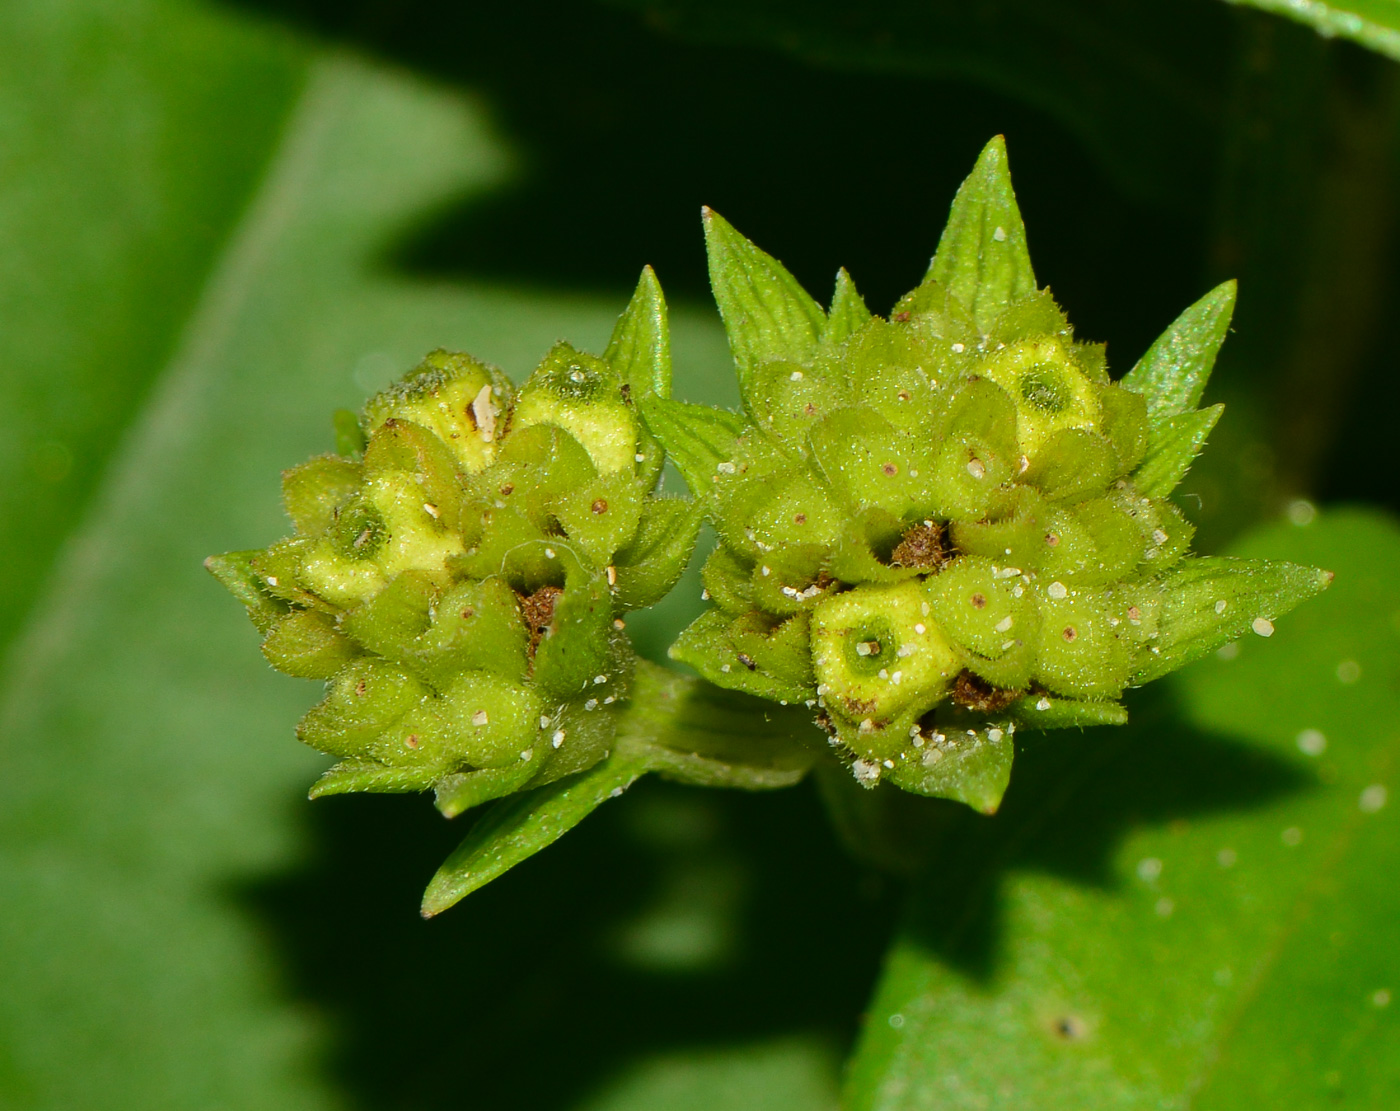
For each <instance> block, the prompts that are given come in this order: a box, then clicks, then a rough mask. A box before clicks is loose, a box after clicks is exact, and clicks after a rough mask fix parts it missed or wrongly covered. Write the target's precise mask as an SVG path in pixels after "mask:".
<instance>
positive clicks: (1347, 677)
mask: <svg viewBox="0 0 1400 1111" xmlns="http://www.w3.org/2000/svg"><path fill="white" fill-rule="evenodd" d="M1360 678H1361V665H1360V664H1359V663H1357V662H1356V661H1355V660H1343V661H1342V662H1341V663H1339V664H1338V665H1337V682H1339V683H1345V684H1347V686H1350V685H1351V684H1352V683H1354V682H1356V681H1357V680H1358V679H1360Z"/></svg>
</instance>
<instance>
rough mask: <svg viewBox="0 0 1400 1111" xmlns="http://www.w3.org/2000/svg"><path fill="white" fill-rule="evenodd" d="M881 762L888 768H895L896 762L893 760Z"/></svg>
mask: <svg viewBox="0 0 1400 1111" xmlns="http://www.w3.org/2000/svg"><path fill="white" fill-rule="evenodd" d="M881 762H882V763H883V764H884V765H885V767H887V768H893V767H894V761H893V760H884V761H881Z"/></svg>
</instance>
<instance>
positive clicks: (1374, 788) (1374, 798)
mask: <svg viewBox="0 0 1400 1111" xmlns="http://www.w3.org/2000/svg"><path fill="white" fill-rule="evenodd" d="M1388 796H1389V792H1388V791H1386V789H1385V785H1384V784H1382V783H1372V784H1371V785H1370V786H1369V787H1367V788H1366V790H1364V791H1362V792H1361V798H1360V799H1359V800H1358V801H1357V805H1358V806H1359V807H1361V812H1362V813H1363V814H1374V813H1375V812H1376V811H1377V810H1380V809H1381V808H1382V807H1383V806H1385V802H1386V799H1387V797H1388Z"/></svg>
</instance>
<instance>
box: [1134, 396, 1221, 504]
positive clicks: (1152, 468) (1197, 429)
mask: <svg viewBox="0 0 1400 1111" xmlns="http://www.w3.org/2000/svg"><path fill="white" fill-rule="evenodd" d="M1224 412H1225V406H1224V405H1212V406H1210V408H1208V409H1195V410H1192V411H1191V412H1188V413H1178V414H1177V415H1176V416H1173V417H1167V418H1166V419H1164V420H1162V421H1160V422H1159V423H1158V424H1157V425H1155V426H1154V427H1153V429H1152V433H1151V436H1150V438H1149V441H1148V448H1147V455H1146V456H1145V457H1144V458H1143V461H1142V462H1141V463H1140V464H1139V465H1138V469H1137V470H1136V471H1134V472H1133V483H1134V484H1135V485H1136V486H1137V488H1138V489H1139V490H1141V491H1142V492H1143V493H1144V494H1147V495H1148V496H1149V497H1153V498H1165V497H1166V496H1167V495H1168V494H1170V493H1171V492H1172V491H1173V490H1175V489H1176V488H1177V486H1178V485H1180V483H1181V480H1182V479H1183V478H1185V477H1186V472H1187V471H1188V470H1190V468H1191V463H1192V462H1193V461H1194V460H1195V458H1196V456H1197V455H1199V454H1200V453H1201V448H1203V447H1204V446H1205V443H1206V438H1207V437H1208V436H1209V435H1210V433H1211V430H1212V429H1213V428H1214V427H1215V425H1216V422H1217V421H1219V420H1220V417H1221V414H1223V413H1224Z"/></svg>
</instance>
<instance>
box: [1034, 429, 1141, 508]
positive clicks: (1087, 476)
mask: <svg viewBox="0 0 1400 1111" xmlns="http://www.w3.org/2000/svg"><path fill="white" fill-rule="evenodd" d="M1119 473H1121V472H1120V471H1119V468H1118V456H1117V453H1116V452H1115V451H1114V450H1113V445H1112V444H1111V443H1109V441H1108V439H1107V438H1106V437H1104V436H1101V435H1099V434H1098V433H1097V432H1090V431H1089V430H1088V429H1085V428H1066V429H1063V430H1062V431H1059V432H1056V433H1055V434H1054V435H1053V436H1051V437H1050V439H1048V440H1047V441H1046V442H1045V446H1044V447H1042V448H1041V449H1040V451H1039V452H1038V453H1037V454H1036V457H1035V459H1034V460H1033V461H1032V462H1031V465H1030V468H1029V469H1028V470H1027V471H1026V475H1025V480H1026V481H1027V482H1029V483H1031V484H1032V485H1034V486H1036V487H1038V488H1039V489H1040V491H1041V493H1043V494H1044V495H1045V496H1046V497H1047V498H1048V499H1049V500H1050V501H1053V502H1070V503H1072V502H1076V501H1081V500H1083V499H1084V498H1088V497H1092V496H1094V495H1095V494H1100V493H1102V492H1103V490H1104V489H1105V488H1106V487H1107V486H1108V484H1109V483H1110V482H1112V481H1113V480H1114V479H1115V478H1116V477H1117V476H1118V475H1119Z"/></svg>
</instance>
